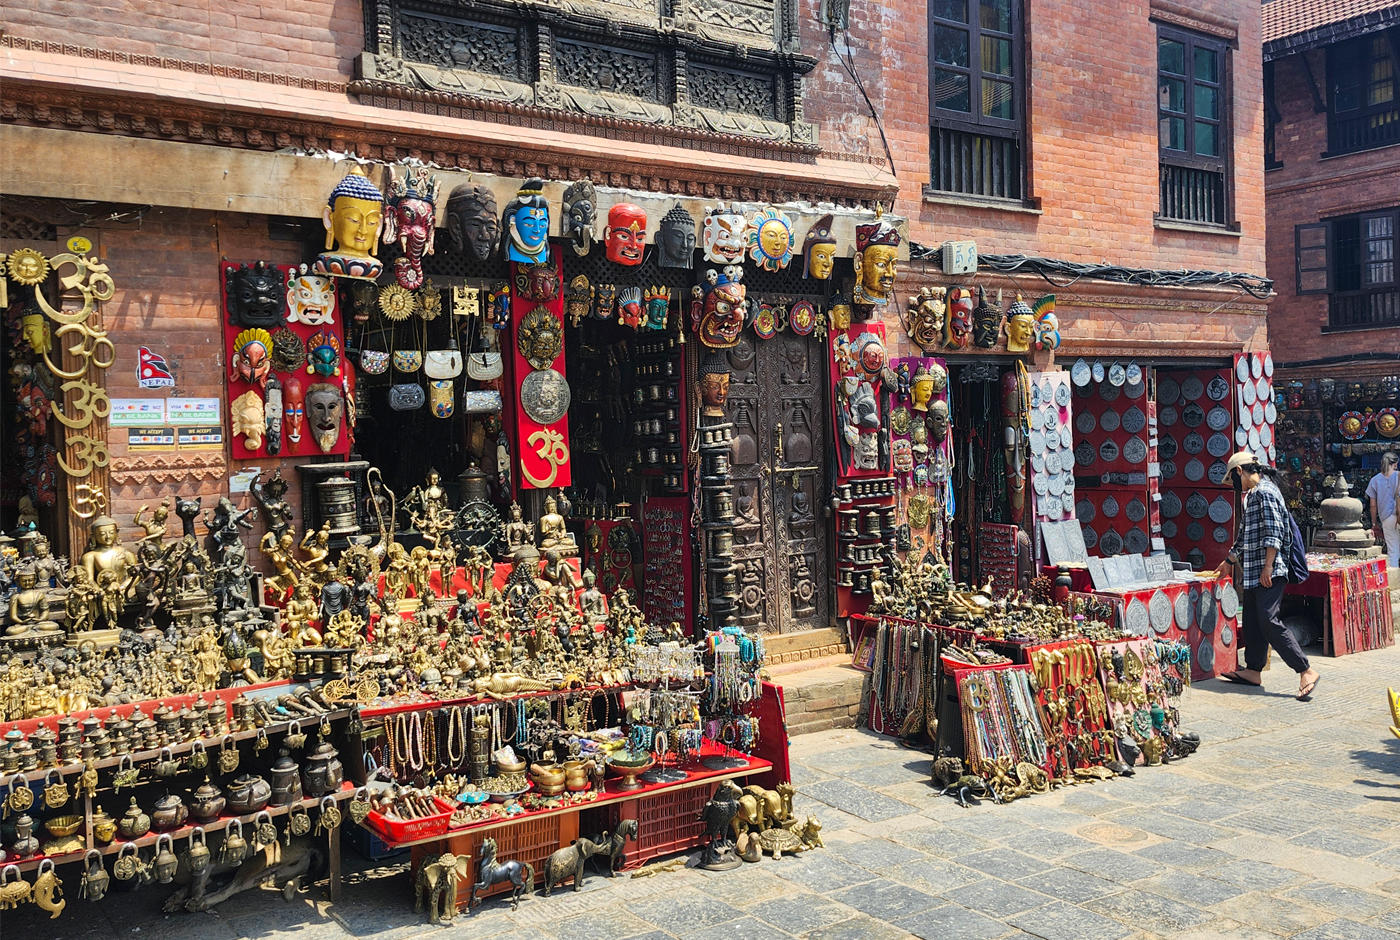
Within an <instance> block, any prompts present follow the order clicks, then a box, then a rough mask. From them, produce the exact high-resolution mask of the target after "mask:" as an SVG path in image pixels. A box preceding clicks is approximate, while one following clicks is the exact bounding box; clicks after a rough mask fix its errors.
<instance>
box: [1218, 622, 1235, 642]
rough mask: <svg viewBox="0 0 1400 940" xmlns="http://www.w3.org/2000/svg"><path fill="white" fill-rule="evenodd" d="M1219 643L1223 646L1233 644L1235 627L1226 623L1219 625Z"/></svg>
mask: <svg viewBox="0 0 1400 940" xmlns="http://www.w3.org/2000/svg"><path fill="white" fill-rule="evenodd" d="M1220 645H1221V646H1224V647H1231V646H1234V645H1235V628H1234V627H1233V626H1231V625H1230V624H1228V623H1227V624H1223V625H1221V627H1220Z"/></svg>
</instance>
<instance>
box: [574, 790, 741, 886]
mask: <svg viewBox="0 0 1400 940" xmlns="http://www.w3.org/2000/svg"><path fill="white" fill-rule="evenodd" d="M716 785H717V784H706V785H705V786H699V787H691V788H690V789H687V790H681V791H680V792H679V793H659V794H657V795H656V796H643V797H641V798H639V799H636V800H627V801H625V802H622V803H612V804H609V805H607V806H601V807H598V808H597V809H594V810H587V811H585V812H584V814H583V816H582V818H581V819H580V821H579V832H580V834H582V835H584V836H593V835H597V834H598V833H600V832H604V831H607V832H612V831H614V830H616V828H617V824H618V823H620V822H621V821H622V820H624V819H635V820H636V821H637V839H636V841H635V842H628V843H627V847H626V850H625V856H624V858H625V861H624V862H623V864H622V866H621V867H622V868H623V869H624V870H625V869H631V868H638V867H640V866H641V865H644V864H646V863H647V862H649V861H651V860H652V859H654V858H660V857H661V856H663V855H672V854H674V853H676V852H684V851H687V850H688V849H693V848H697V847H699V846H700V844H701V842H702V840H703V838H704V835H705V823H704V822H703V821H702V820H701V819H700V818H699V815H700V810H701V809H703V808H704V806H705V804H706V803H707V802H709V799H710V797H711V796H712V795H713V794H714V792H715V786H716Z"/></svg>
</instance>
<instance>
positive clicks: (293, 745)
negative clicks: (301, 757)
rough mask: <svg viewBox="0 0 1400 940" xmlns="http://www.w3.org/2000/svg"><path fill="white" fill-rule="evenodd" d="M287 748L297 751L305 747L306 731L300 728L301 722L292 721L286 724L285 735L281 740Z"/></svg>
mask: <svg viewBox="0 0 1400 940" xmlns="http://www.w3.org/2000/svg"><path fill="white" fill-rule="evenodd" d="M282 743H283V745H285V746H286V747H287V749H288V750H292V751H299V750H301V749H302V748H304V747H306V733H305V732H303V731H302V730H301V722H299V721H293V722H292V723H291V724H289V725H288V726H287V737H286V738H284V739H283V741H282Z"/></svg>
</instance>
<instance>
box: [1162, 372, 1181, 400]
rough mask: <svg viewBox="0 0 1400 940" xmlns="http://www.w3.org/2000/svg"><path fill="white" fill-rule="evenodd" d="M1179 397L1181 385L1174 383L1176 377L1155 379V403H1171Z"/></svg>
mask: <svg viewBox="0 0 1400 940" xmlns="http://www.w3.org/2000/svg"><path fill="white" fill-rule="evenodd" d="M1179 397H1181V386H1180V385H1177V384H1176V379H1169V378H1161V379H1158V380H1157V403H1158V404H1159V405H1171V404H1174V403H1175V402H1176V400H1177V399H1178V398H1179Z"/></svg>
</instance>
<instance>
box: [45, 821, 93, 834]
mask: <svg viewBox="0 0 1400 940" xmlns="http://www.w3.org/2000/svg"><path fill="white" fill-rule="evenodd" d="M82 825H83V817H81V816H55V817H54V818H53V819H46V820H44V828H45V829H47V830H48V831H49V835H51V836H54V837H55V838H62V837H64V836H71V835H72V834H73V833H75V832H77V831H78V829H80V828H81V827H82Z"/></svg>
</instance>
